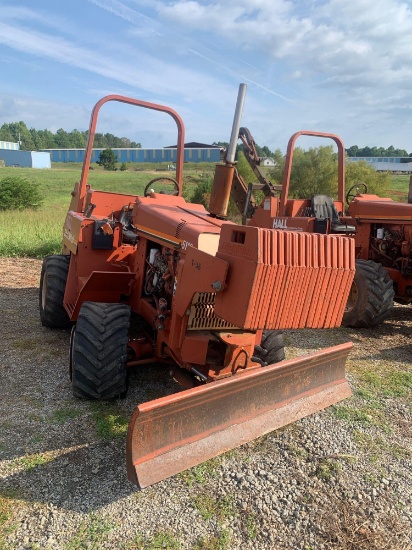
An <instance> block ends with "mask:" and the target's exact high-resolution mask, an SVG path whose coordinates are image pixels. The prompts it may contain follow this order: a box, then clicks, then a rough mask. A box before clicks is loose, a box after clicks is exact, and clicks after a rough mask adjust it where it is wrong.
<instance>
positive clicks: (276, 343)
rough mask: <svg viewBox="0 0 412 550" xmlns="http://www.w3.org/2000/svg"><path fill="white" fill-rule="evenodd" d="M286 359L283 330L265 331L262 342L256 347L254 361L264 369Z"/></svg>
mask: <svg viewBox="0 0 412 550" xmlns="http://www.w3.org/2000/svg"><path fill="white" fill-rule="evenodd" d="M283 359H285V337H284V334H283V332H282V331H281V330H264V331H263V335H262V341H261V342H260V344H259V345H258V346H255V350H254V354H253V357H252V361H255V363H259V364H260V365H262V367H266V366H267V365H271V364H272V363H279V361H283Z"/></svg>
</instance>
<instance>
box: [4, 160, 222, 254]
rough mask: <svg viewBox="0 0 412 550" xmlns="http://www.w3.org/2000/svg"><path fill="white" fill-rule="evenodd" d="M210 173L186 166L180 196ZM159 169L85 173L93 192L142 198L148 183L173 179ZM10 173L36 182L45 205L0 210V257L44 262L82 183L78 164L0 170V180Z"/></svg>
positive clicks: (205, 167) (206, 167)
mask: <svg viewBox="0 0 412 550" xmlns="http://www.w3.org/2000/svg"><path fill="white" fill-rule="evenodd" d="M137 167H138V170H137V169H136V168H137ZM213 169H214V164H213V163H210V164H209V163H201V164H200V165H199V166H197V165H195V164H194V163H190V164H189V163H188V164H185V176H184V182H183V194H184V196H185V197H186V198H189V197H190V196H191V195H192V194H193V191H194V189H195V186H196V184H197V183H198V182H200V181H203V179H204V178H205V177H207V176H210V174H211V173H213ZM142 170H145V171H142ZM158 170H159V165H158V164H152V165H146V164H145V165H137V164H135V165H133V167H132V166H130V169H129V170H127V171H124V172H122V171H120V170H118V171H115V172H108V171H105V170H102V169H101V168H97V166H96V167H95V169H94V170H91V171H90V172H89V179H88V183H89V184H90V185H91V186H92V188H93V189H97V190H101V191H114V192H119V193H129V194H137V195H141V194H143V190H144V188H145V186H146V185H147V183H148V182H149V181H150V180H151V179H153V178H156V177H160V176H169V177H174V175H175V174H174V172H167V171H165V172H159V171H158ZM10 175H18V176H21V177H24V178H26V179H27V180H28V181H29V182H32V183H37V184H38V185H39V187H40V193H41V195H42V196H43V197H44V202H43V205H42V206H41V207H40V208H38V209H36V210H23V211H5V212H0V256H6V257H17V256H20V257H30V258H43V257H44V256H46V255H48V254H59V253H60V252H61V248H62V232H63V224H64V220H65V216H66V212H67V209H68V207H69V203H70V199H71V196H70V194H71V192H72V190H73V188H74V185H75V183H76V182H78V181H79V179H80V176H81V165H80V164H76V163H67V164H63V163H60V164H58V163H57V164H56V163H53V166H52V169H51V170H45V169H41V170H35V169H32V168H0V179H3V178H5V177H7V176H10Z"/></svg>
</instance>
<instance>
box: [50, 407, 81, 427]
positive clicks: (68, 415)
mask: <svg viewBox="0 0 412 550" xmlns="http://www.w3.org/2000/svg"><path fill="white" fill-rule="evenodd" d="M81 414H82V413H81V411H77V410H75V409H58V410H56V411H54V412H53V414H52V419H53V421H54V422H56V423H57V424H64V423H65V422H67V421H68V420H72V419H73V418H76V417H78V416H80V415H81Z"/></svg>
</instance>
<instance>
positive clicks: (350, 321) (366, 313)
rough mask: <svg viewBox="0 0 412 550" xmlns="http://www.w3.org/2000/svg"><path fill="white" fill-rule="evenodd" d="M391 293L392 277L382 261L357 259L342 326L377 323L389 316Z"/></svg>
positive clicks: (392, 290) (361, 325) (365, 325)
mask: <svg viewBox="0 0 412 550" xmlns="http://www.w3.org/2000/svg"><path fill="white" fill-rule="evenodd" d="M394 295H395V292H394V289H393V283H392V279H391V278H390V277H389V275H388V272H387V271H386V269H385V268H384V267H383V266H382V265H381V264H378V263H376V262H373V261H372V260H356V263H355V278H354V281H353V283H352V288H351V291H350V295H349V299H348V302H347V304H346V309H345V313H344V314H343V320H342V325H343V326H345V327H357V328H369V327H374V326H376V325H379V324H380V323H382V322H383V321H384V320H385V319H386V318H387V317H388V316H389V315H390V313H391V311H392V308H393V298H394Z"/></svg>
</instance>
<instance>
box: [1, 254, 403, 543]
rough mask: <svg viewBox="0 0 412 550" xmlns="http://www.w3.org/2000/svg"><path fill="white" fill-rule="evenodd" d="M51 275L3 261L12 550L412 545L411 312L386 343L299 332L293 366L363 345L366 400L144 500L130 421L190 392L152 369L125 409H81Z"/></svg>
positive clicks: (369, 335)
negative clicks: (43, 291) (47, 278)
mask: <svg viewBox="0 0 412 550" xmlns="http://www.w3.org/2000/svg"><path fill="white" fill-rule="evenodd" d="M40 268H41V262H39V261H37V260H29V259H4V258H3V259H0V309H1V312H2V315H1V320H0V323H1V325H0V329H1V330H0V338H1V343H0V396H1V402H0V410H1V413H0V550H5V549H8V548H10V549H20V548H21V549H23V548H25V549H26V548H27V549H28V548H31V549H33V550H34V549H44V548H45V549H78V548H96V549H98V548H99V549H100V548H113V549H117V548H120V549H123V548H124V549H127V548H142V549H154V548H168V549H169V548H170V549H178V548H179V549H187V548H191V549H225V548H227V549H240V548H241V549H249V548H256V549H279V550H282V549H304V550H311V549H313V550H317V549H322V548H325V549H326V548H328V549H329V548H336V549H353V550H355V549H366V548H368V549H372V548H373V549H379V550H381V549H384V548H388V549H407V548H412V539H411V525H412V510H411V500H412V473H411V472H412V468H411V449H412V446H411V406H410V405H411V381H412V372H411V363H412V338H411V337H412V308H411V307H410V306H396V307H395V308H394V311H393V313H392V315H391V317H390V319H389V320H388V321H386V322H385V323H384V324H383V325H382V326H380V327H378V328H376V329H374V330H359V331H353V330H349V329H343V328H342V329H337V330H331V331H330V330H329V331H290V332H288V333H287V336H286V339H287V343H288V350H287V353H288V356H289V357H291V356H294V355H299V354H302V353H306V352H307V351H311V350H313V349H318V348H322V347H326V346H330V345H333V344H338V343H342V342H345V341H348V340H352V341H353V342H354V344H355V348H354V351H353V352H352V353H351V355H350V359H349V362H348V377H349V380H350V382H351V385H352V388H353V390H354V396H353V397H352V398H350V399H349V400H347V401H345V402H344V403H341V404H339V405H338V406H335V407H331V408H330V409H328V410H327V411H323V412H320V413H318V414H316V415H313V416H311V417H309V418H306V419H303V420H301V421H299V422H297V423H295V424H293V425H291V426H288V427H286V428H284V429H281V430H278V431H276V432H273V433H271V434H269V435H267V436H265V437H262V438H260V439H258V440H256V441H254V442H252V443H250V444H248V445H244V446H242V447H241V448H239V449H237V450H235V451H232V452H230V453H227V454H226V455H224V456H222V457H218V458H216V459H214V460H211V461H209V462H207V463H205V464H202V465H200V466H198V467H196V468H193V469H191V470H189V471H187V472H184V473H182V474H180V475H178V476H175V477H174V478H172V479H169V480H166V481H163V482H161V483H159V484H157V485H155V486H153V487H150V488H148V489H145V490H143V491H140V492H139V491H138V490H137V489H136V488H135V487H134V486H133V485H131V484H130V483H129V482H128V480H127V478H126V473H125V462H124V447H125V429H126V426H127V420H128V418H129V416H130V415H131V413H132V410H133V409H134V407H135V405H136V404H137V403H139V402H142V401H146V400H149V399H153V398H155V397H159V396H161V395H163V394H164V393H165V392H168V393H170V392H173V391H175V390H176V386H175V385H174V383H173V382H171V381H170V380H169V379H168V376H167V373H166V372H165V371H164V370H163V369H162V368H161V367H153V366H151V367H147V368H141V369H140V370H138V371H136V372H134V373H133V374H132V377H131V389H130V392H129V395H128V397H127V399H125V400H123V401H121V402H116V403H111V404H110V403H109V404H105V403H88V402H81V401H78V400H76V399H74V398H73V397H72V395H71V388H70V382H69V379H68V344H69V333H68V332H67V331H51V330H48V329H46V328H44V327H42V326H41V324H40V321H39V316H38V290H37V287H38V280H39V274H40Z"/></svg>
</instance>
